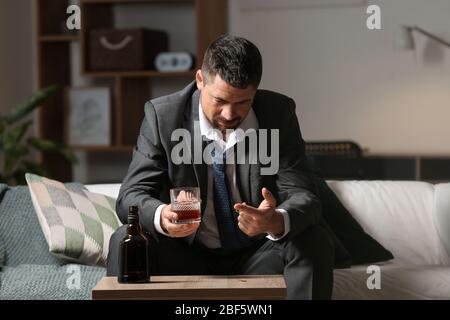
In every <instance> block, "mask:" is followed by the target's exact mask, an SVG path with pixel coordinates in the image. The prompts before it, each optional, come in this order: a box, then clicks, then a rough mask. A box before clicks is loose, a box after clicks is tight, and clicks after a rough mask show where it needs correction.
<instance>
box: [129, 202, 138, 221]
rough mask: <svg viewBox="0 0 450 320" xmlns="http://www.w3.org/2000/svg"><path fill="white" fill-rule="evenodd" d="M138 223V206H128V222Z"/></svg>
mask: <svg viewBox="0 0 450 320" xmlns="http://www.w3.org/2000/svg"><path fill="white" fill-rule="evenodd" d="M136 221H139V207H138V206H130V207H129V208H128V222H129V223H130V222H131V223H133V222H136Z"/></svg>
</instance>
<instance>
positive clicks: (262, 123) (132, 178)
mask: <svg viewBox="0 0 450 320" xmlns="http://www.w3.org/2000/svg"><path fill="white" fill-rule="evenodd" d="M199 95H200V93H199V91H198V90H197V87H196V84H195V82H192V83H191V84H189V85H188V86H187V87H186V88H184V89H183V90H181V91H179V92H176V93H174V94H171V95H168V96H164V97H160V98H157V99H153V100H150V101H149V102H147V103H146V105H145V118H144V120H143V122H142V126H141V129H140V133H139V137H138V140H137V145H136V147H135V148H134V151H133V158H132V161H131V164H130V166H129V169H128V173H127V175H126V177H125V179H124V181H123V183H122V187H121V189H120V194H119V198H118V201H117V213H118V215H119V217H120V220H121V221H122V222H123V223H126V221H127V212H128V207H129V206H131V205H138V206H139V207H140V209H141V223H142V225H143V227H144V229H145V230H146V231H147V232H150V234H151V235H152V236H153V237H154V238H155V239H156V240H157V241H158V238H159V237H161V235H160V234H158V232H157V231H156V230H155V228H154V225H153V219H154V213H155V211H156V209H157V207H158V206H159V205H161V204H163V203H170V199H169V189H170V188H172V187H178V186H199V187H200V190H201V195H202V212H203V211H204V208H205V206H206V200H207V199H206V198H207V197H206V192H207V165H206V164H192V163H191V164H181V165H175V164H173V163H172V161H171V160H170V159H171V150H172V148H173V147H174V145H176V144H177V143H178V141H171V134H172V132H173V131H174V130H175V129H177V128H185V129H187V130H189V131H190V132H191V133H192V136H193V132H194V121H195V120H197V121H198V103H199ZM253 110H254V111H255V114H256V117H257V119H258V122H259V128H260V129H279V135H280V147H279V154H280V158H279V171H278V173H277V174H276V175H271V176H269V175H265V176H262V175H261V174H260V167H261V164H260V163H258V164H248V162H247V163H246V164H237V165H236V166H237V167H236V168H237V169H236V172H237V178H238V179H237V180H238V186H239V191H240V193H241V196H242V200H243V201H245V202H246V203H247V204H250V205H252V206H255V207H258V206H259V204H260V203H261V201H262V200H263V198H262V195H261V189H262V187H267V188H268V189H269V190H271V191H272V193H273V194H274V195H275V197H276V198H277V207H278V208H283V209H285V210H287V212H288V213H289V218H290V224H291V227H290V232H289V234H288V235H287V236H286V237H285V238H283V240H282V241H284V240H286V239H289V238H290V237H293V236H295V235H298V234H299V233H301V232H303V231H304V230H305V229H306V228H308V227H310V226H312V225H316V224H318V223H319V221H320V218H321V205H320V201H319V199H318V196H317V193H318V191H317V185H316V182H315V180H314V179H313V178H312V177H311V173H310V169H309V167H308V165H307V161H306V157H305V146H304V141H303V139H302V135H301V132H300V128H299V124H298V121H297V116H296V114H295V102H294V101H293V100H292V99H291V98H289V97H287V96H284V95H281V94H278V93H275V92H271V91H266V90H258V91H257V93H256V96H255V99H254V104H253ZM197 123H198V122H197ZM193 148H194V142H193V141H192V145H191V152H193V150H194V149H193ZM269 150H270V149H269ZM194 237H195V235H191V236H189V237H187V238H186V240H187V241H188V243H192V241H193V240H194Z"/></svg>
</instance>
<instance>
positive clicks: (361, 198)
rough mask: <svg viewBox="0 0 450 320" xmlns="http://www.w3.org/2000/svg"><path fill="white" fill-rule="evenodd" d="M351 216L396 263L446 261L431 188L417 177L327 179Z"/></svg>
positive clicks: (433, 193) (424, 263) (417, 263)
mask: <svg viewBox="0 0 450 320" xmlns="http://www.w3.org/2000/svg"><path fill="white" fill-rule="evenodd" d="M329 185H330V186H331V188H332V189H333V190H334V192H335V193H336V195H337V196H338V197H339V199H340V200H341V201H342V204H343V205H344V206H345V207H346V208H347V209H348V210H349V212H350V213H351V214H352V216H353V217H354V218H355V219H356V220H357V221H358V223H359V224H360V225H361V226H362V227H363V228H364V230H365V231H366V232H367V233H368V234H369V235H370V236H372V237H373V238H375V239H377V240H378V241H379V242H380V243H381V244H382V245H383V246H384V247H385V248H387V249H389V251H391V252H392V254H393V255H394V257H395V259H394V260H393V261H394V262H396V263H400V264H415V265H433V264H440V265H448V264H449V256H448V254H447V252H446V251H445V248H444V247H443V244H442V242H441V240H440V238H439V235H438V233H437V231H436V227H435V223H434V221H433V207H434V196H435V188H434V186H433V185H432V184H429V183H425V182H418V181H330V182H329Z"/></svg>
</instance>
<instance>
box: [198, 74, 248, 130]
mask: <svg viewBox="0 0 450 320" xmlns="http://www.w3.org/2000/svg"><path fill="white" fill-rule="evenodd" d="M195 78H196V82H197V88H198V89H199V90H200V91H201V95H200V99H201V104H202V109H203V112H204V114H205V115H206V117H207V118H208V120H209V121H210V122H211V123H212V125H213V126H214V127H215V128H217V129H219V130H220V131H221V132H222V133H225V130H226V129H236V128H237V127H238V126H239V124H240V123H241V122H242V121H243V120H244V119H245V117H246V116H247V114H248V112H249V111H250V109H251V107H252V103H253V98H254V97H255V93H256V88H255V87H254V86H251V85H249V86H247V88H245V89H239V88H235V87H233V86H231V85H229V84H228V83H227V82H225V81H224V80H222V78H221V77H220V76H219V75H218V74H216V75H215V77H214V78H213V79H210V80H209V81H206V82H205V78H204V77H203V75H202V72H201V70H198V71H197V74H196V77H195Z"/></svg>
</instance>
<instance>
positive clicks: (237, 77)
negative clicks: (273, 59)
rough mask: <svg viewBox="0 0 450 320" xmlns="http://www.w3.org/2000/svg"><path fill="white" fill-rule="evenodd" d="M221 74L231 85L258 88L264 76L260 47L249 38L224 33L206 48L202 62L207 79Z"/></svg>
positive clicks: (209, 79)
mask: <svg viewBox="0 0 450 320" xmlns="http://www.w3.org/2000/svg"><path fill="white" fill-rule="evenodd" d="M216 74H219V76H220V77H221V78H222V79H223V80H224V81H225V82H227V83H228V84H229V85H231V86H233V87H235V88H240V89H245V88H246V87H247V86H248V85H252V86H254V87H255V88H258V86H259V83H260V81H261V76H262V58H261V54H260V53H259V50H258V48H257V47H256V46H255V45H254V44H253V43H251V42H250V41H248V40H247V39H244V38H241V37H236V36H232V35H223V36H220V37H219V38H217V39H216V40H214V42H212V43H211V44H210V45H209V47H208V48H207V49H206V52H205V56H204V58H203V64H202V75H203V77H204V78H205V81H207V82H210V81H211V82H212V81H214V80H213V78H214V77H215V76H216Z"/></svg>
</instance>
